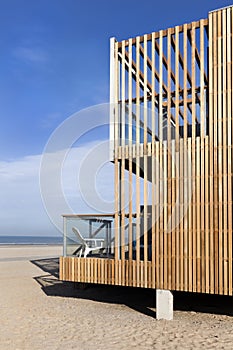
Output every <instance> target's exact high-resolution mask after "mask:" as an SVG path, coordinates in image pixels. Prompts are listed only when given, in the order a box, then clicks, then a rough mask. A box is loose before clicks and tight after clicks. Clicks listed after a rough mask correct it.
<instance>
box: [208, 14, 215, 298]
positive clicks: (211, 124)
mask: <svg viewBox="0 0 233 350" xmlns="http://www.w3.org/2000/svg"><path fill="white" fill-rule="evenodd" d="M214 25H215V23H213V14H212V13H211V14H210V16H209V148H210V150H209V172H210V177H209V201H210V212H209V215H210V216H209V223H210V235H209V240H210V242H209V244H210V250H209V256H210V271H209V276H210V278H209V280H210V293H214V161H213V156H214V154H213V153H214V148H213V145H214V35H215V36H216V33H214V29H213V28H214ZM215 51H216V50H215ZM215 60H216V59H215ZM215 64H216V63H215Z"/></svg>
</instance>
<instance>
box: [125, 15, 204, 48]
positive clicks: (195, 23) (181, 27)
mask: <svg viewBox="0 0 233 350" xmlns="http://www.w3.org/2000/svg"><path fill="white" fill-rule="evenodd" d="M191 25H193V26H195V27H196V28H199V26H200V21H196V22H192V23H189V24H187V28H188V29H189V30H190V29H191ZM204 25H205V26H207V25H208V19H207V18H206V19H204ZM169 30H170V33H171V34H174V33H175V28H168V29H165V30H161V33H162V36H163V37H166V36H167V33H168V31H169ZM179 32H183V25H180V26H179ZM154 35H155V39H158V38H159V35H160V34H159V32H155V33H154ZM151 37H152V34H147V40H148V41H150V40H151ZM143 40H144V36H143V35H142V36H140V37H139V42H140V43H141V42H143ZM135 42H136V38H134V39H133V41H132V43H133V45H134V44H135ZM127 45H128V41H126V46H127ZM119 47H121V43H119Z"/></svg>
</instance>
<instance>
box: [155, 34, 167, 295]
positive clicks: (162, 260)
mask: <svg viewBox="0 0 233 350" xmlns="http://www.w3.org/2000/svg"><path fill="white" fill-rule="evenodd" d="M163 152H164V148H163V32H162V31H160V32H159V165H160V169H161V171H160V172H159V256H160V258H159V288H164V264H165V256H164V252H165V249H164V244H163V243H164V220H163V219H164V211H165V207H164V201H165V200H164V188H163V180H164V179H163V172H164V171H165V170H164V169H163V160H164V157H163ZM162 169H163V170H162ZM157 268H158V267H157Z"/></svg>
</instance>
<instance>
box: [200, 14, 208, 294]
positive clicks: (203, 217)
mask: <svg viewBox="0 0 233 350" xmlns="http://www.w3.org/2000/svg"><path fill="white" fill-rule="evenodd" d="M200 61H201V62H200V88H201V91H200V123H201V140H200V141H201V145H200V146H201V154H200V156H201V163H200V170H201V174H200V176H201V192H200V220H201V224H200V235H201V242H200V244H201V292H202V293H204V292H205V291H206V275H205V269H206V260H205V239H206V236H205V220H207V217H206V215H205V207H206V206H208V201H207V200H206V198H205V134H206V115H205V89H204V86H205V83H204V70H205V67H204V62H205V40H204V23H203V20H201V21H200ZM207 186H208V184H207Z"/></svg>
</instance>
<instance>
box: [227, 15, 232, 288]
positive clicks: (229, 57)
mask: <svg viewBox="0 0 233 350" xmlns="http://www.w3.org/2000/svg"><path fill="white" fill-rule="evenodd" d="M232 17H233V9H232V8H231V9H228V10H227V32H228V39H227V121H228V128H227V130H228V135H227V145H228V158H227V165H228V169H227V170H228V203H227V204H228V266H229V267H228V294H229V295H232V130H233V118H232V116H231V114H232V91H233V67H232V47H233V35H232V33H233V20H232Z"/></svg>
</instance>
